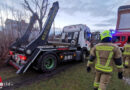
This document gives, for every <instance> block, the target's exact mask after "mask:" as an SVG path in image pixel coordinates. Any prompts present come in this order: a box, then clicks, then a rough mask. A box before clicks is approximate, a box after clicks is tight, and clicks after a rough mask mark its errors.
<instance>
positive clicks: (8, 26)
mask: <svg viewBox="0 0 130 90" xmlns="http://www.w3.org/2000/svg"><path fill="white" fill-rule="evenodd" d="M27 27H28V23H26V22H25V21H24V20H21V21H16V20H12V19H6V21H5V30H6V33H7V34H8V33H12V34H13V35H14V36H16V37H20V36H22V35H23V34H24V33H25V31H26V29H27Z"/></svg>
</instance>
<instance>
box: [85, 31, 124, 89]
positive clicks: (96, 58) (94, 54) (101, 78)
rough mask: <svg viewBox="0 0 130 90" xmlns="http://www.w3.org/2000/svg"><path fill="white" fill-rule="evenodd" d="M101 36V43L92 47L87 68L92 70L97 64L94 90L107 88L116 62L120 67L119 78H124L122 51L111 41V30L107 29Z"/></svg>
mask: <svg viewBox="0 0 130 90" xmlns="http://www.w3.org/2000/svg"><path fill="white" fill-rule="evenodd" d="M100 36H101V43H99V44H97V45H95V46H94V47H93V48H92V50H91V52H90V57H89V60H88V63H87V68H86V69H87V72H90V71H91V67H92V66H93V64H95V71H96V75H95V81H94V90H106V86H107V84H108V83H109V81H110V78H111V73H112V71H113V65H114V63H115V64H116V66H117V68H118V78H119V79H122V78H123V64H122V59H121V57H122V53H121V51H120V49H119V47H118V46H117V45H115V44H112V43H111V39H112V35H111V32H110V31H109V30H105V31H104V32H102V33H101V35H100Z"/></svg>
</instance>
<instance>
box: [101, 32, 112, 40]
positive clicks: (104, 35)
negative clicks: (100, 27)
mask: <svg viewBox="0 0 130 90" xmlns="http://www.w3.org/2000/svg"><path fill="white" fill-rule="evenodd" d="M100 36H101V40H103V39H104V38H106V37H110V38H112V34H111V32H110V31H109V30H105V31H103V32H102V33H101V35H100Z"/></svg>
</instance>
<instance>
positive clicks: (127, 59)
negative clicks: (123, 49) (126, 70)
mask: <svg viewBox="0 0 130 90" xmlns="http://www.w3.org/2000/svg"><path fill="white" fill-rule="evenodd" d="M129 63H130V57H127V56H126V57H125V58H124V65H125V66H127V67H128V66H129Z"/></svg>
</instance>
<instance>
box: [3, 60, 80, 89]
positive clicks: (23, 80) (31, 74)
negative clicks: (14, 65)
mask: <svg viewBox="0 0 130 90" xmlns="http://www.w3.org/2000/svg"><path fill="white" fill-rule="evenodd" d="M78 64H79V62H69V63H65V64H61V65H59V66H58V67H57V68H56V70H54V71H52V72H50V73H39V72H37V71H35V70H29V71H28V72H27V73H25V74H23V75H19V76H17V77H12V78H9V79H7V80H4V81H3V82H12V83H13V86H10V87H3V89H2V90H16V89H18V88H20V87H23V86H27V85H31V84H32V83H35V82H38V81H41V80H43V81H45V80H47V79H49V78H51V77H53V76H54V75H56V74H59V73H60V72H63V71H65V70H67V69H68V68H71V67H73V66H75V65H78Z"/></svg>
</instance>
